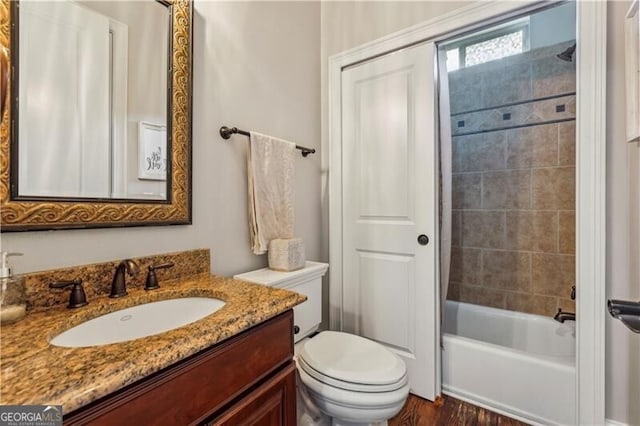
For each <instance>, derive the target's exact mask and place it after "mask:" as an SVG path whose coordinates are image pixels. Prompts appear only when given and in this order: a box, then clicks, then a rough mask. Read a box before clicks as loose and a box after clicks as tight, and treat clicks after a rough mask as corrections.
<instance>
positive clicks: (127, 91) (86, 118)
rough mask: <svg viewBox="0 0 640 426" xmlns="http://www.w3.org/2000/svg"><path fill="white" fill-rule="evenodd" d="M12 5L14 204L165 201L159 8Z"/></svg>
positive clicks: (164, 31) (165, 31) (164, 37)
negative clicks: (14, 37) (49, 199)
mask: <svg viewBox="0 0 640 426" xmlns="http://www.w3.org/2000/svg"><path fill="white" fill-rule="evenodd" d="M14 6H15V9H16V10H17V12H18V13H17V20H18V23H17V24H18V25H16V26H15V27H14V28H15V29H16V30H17V31H16V32H15V33H14V34H16V33H17V34H16V35H17V43H14V45H13V53H14V57H16V56H17V57H18V60H17V61H16V62H17V64H16V63H14V67H15V66H16V65H17V67H16V70H17V76H15V77H16V79H17V83H18V90H17V94H18V96H17V97H14V98H13V100H14V111H16V112H17V114H16V115H17V120H16V121H17V127H14V128H13V132H12V135H11V138H12V145H13V147H14V148H15V149H14V150H13V153H14V156H15V157H17V159H16V161H15V162H14V165H15V166H16V167H15V169H14V170H12V173H11V181H12V195H13V196H14V198H22V199H29V198H34V197H64V198H74V199H75V198H116V199H140V198H141V199H152V200H166V198H167V146H168V144H167V68H168V66H169V60H168V51H167V46H168V41H169V28H170V22H169V18H170V16H169V9H168V8H167V7H166V5H163V4H161V3H158V2H156V1H154V0H144V1H122V2H120V1H118V2H114V1H69V0H62V1H36V2H34V1H23V2H20V3H19V5H18V3H15V4H14ZM16 48H17V49H16ZM16 50H17V55H16Z"/></svg>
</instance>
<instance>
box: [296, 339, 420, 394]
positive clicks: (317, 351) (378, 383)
mask: <svg viewBox="0 0 640 426" xmlns="http://www.w3.org/2000/svg"><path fill="white" fill-rule="evenodd" d="M298 361H299V366H300V368H301V369H304V371H305V372H306V373H307V374H308V375H309V376H311V377H313V378H314V379H316V380H318V381H320V382H322V383H325V384H327V385H330V386H333V387H336V388H340V389H344V390H349V391H356V392H389V391H394V390H396V389H399V388H402V387H403V386H404V385H406V383H407V374H406V366H405V364H404V362H403V361H402V360H401V359H400V358H399V357H398V356H397V355H395V354H394V353H392V352H391V351H389V350H388V349H386V348H385V347H384V346H382V345H380V344H379V343H376V342H374V341H371V340H369V339H365V338H363V337H360V336H356V335H353V334H348V333H342V332H337V331H324V332H322V333H320V334H318V335H316V336H315V337H314V338H312V339H310V340H308V341H307V342H306V343H305V344H304V346H303V347H302V349H301V350H300V354H299V356H298Z"/></svg>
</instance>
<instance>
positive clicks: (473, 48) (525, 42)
mask: <svg viewBox="0 0 640 426" xmlns="http://www.w3.org/2000/svg"><path fill="white" fill-rule="evenodd" d="M528 50H529V19H528V18H526V19H523V20H519V21H518V22H517V23H515V24H513V23H511V24H510V25H508V26H506V27H505V26H501V27H493V28H492V29H489V30H487V31H486V32H484V33H482V34H474V36H473V37H467V38H463V39H458V40H456V41H454V42H452V43H451V44H449V46H448V47H447V70H448V71H455V70H457V69H459V68H464V67H470V66H473V65H478V64H483V63H485V62H489V61H494V60H496V59H501V58H504V57H506V56H511V55H516V54H518V53H522V52H526V51H528Z"/></svg>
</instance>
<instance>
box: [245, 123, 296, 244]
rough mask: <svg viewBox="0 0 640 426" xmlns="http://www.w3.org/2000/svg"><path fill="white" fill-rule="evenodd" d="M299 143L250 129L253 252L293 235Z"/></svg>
mask: <svg viewBox="0 0 640 426" xmlns="http://www.w3.org/2000/svg"><path fill="white" fill-rule="evenodd" d="M295 151H296V145H295V144H294V143H292V142H288V141H285V140H282V139H278V138H274V137H271V136H267V135H262V134H260V133H256V132H251V137H250V142H249V156H248V162H249V164H248V171H249V179H248V180H249V232H250V234H251V249H252V250H253V253H254V254H264V253H266V252H267V247H268V245H269V241H271V240H273V239H276V238H292V237H293V220H294V217H293V203H294V190H293V180H294V168H293V165H294V163H293V162H294V155H295Z"/></svg>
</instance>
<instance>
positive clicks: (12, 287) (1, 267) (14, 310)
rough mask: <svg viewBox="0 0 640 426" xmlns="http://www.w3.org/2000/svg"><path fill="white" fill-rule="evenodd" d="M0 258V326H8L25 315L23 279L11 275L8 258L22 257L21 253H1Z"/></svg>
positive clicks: (25, 297)
mask: <svg viewBox="0 0 640 426" xmlns="http://www.w3.org/2000/svg"><path fill="white" fill-rule="evenodd" d="M0 256H1V259H0V262H1V263H0V324H9V323H12V322H15V321H18V320H20V319H22V318H24V316H25V315H26V314H27V296H26V291H25V286H24V277H22V276H15V275H13V273H12V271H11V267H10V266H9V256H22V253H7V252H4V251H3V252H0Z"/></svg>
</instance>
